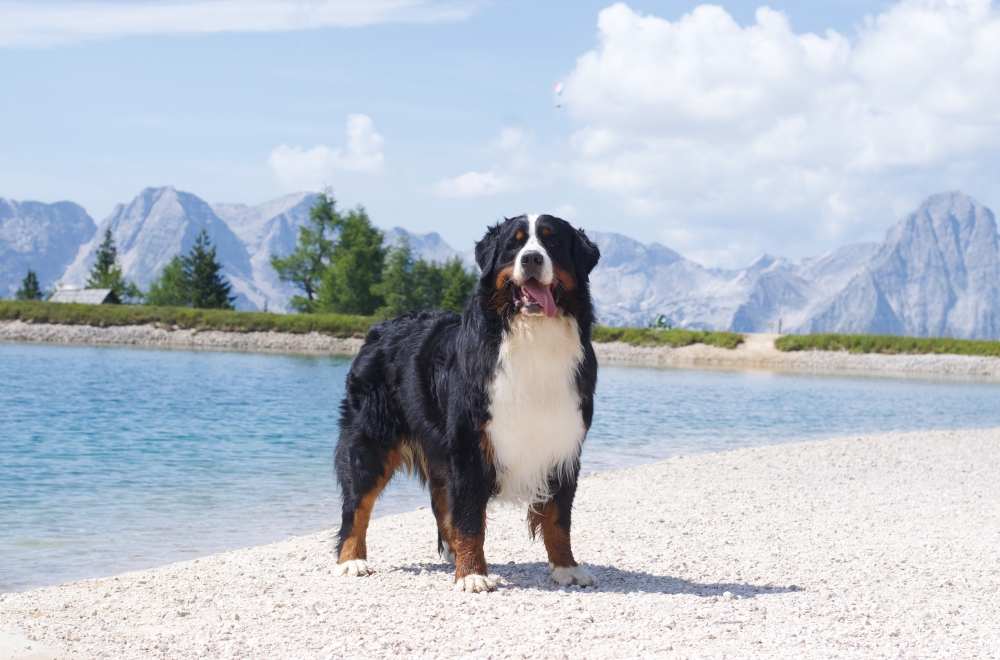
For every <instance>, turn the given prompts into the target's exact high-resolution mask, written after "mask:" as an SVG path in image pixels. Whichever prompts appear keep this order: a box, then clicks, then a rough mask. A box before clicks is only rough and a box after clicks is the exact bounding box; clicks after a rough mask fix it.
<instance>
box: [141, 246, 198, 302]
mask: <svg viewBox="0 0 1000 660" xmlns="http://www.w3.org/2000/svg"><path fill="white" fill-rule="evenodd" d="M146 301H147V302H148V303H149V304H150V305H156V306H157V307H189V306H190V305H191V296H190V294H189V292H188V281H187V274H186V273H185V272H184V262H183V261H181V258H180V257H179V256H177V255H174V258H173V259H171V260H170V263H168V264H167V265H166V266H164V268H163V272H162V273H160V276H159V277H157V278H156V279H155V280H154V281H153V283H152V284H150V285H149V294H148V295H147V297H146Z"/></svg>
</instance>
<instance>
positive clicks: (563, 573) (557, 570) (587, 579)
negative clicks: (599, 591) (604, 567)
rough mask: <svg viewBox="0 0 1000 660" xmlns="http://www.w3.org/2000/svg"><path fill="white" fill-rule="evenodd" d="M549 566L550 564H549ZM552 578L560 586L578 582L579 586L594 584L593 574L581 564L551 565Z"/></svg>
mask: <svg viewBox="0 0 1000 660" xmlns="http://www.w3.org/2000/svg"><path fill="white" fill-rule="evenodd" d="M549 566H552V565H551V564H549ZM552 579H553V580H555V581H556V584H558V585H559V586H561V587H565V586H567V585H570V584H578V585H580V586H581V587H592V586H594V584H596V583H595V581H594V576H593V575H591V574H590V571H588V570H587V569H586V568H584V567H583V566H552Z"/></svg>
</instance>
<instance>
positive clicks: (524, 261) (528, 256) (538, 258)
mask: <svg viewBox="0 0 1000 660" xmlns="http://www.w3.org/2000/svg"><path fill="white" fill-rule="evenodd" d="M544 263H545V257H543V256H542V253H541V252H535V251H532V252H525V253H524V254H522V255H521V265H522V266H524V267H525V268H527V267H528V266H541V265H542V264H544Z"/></svg>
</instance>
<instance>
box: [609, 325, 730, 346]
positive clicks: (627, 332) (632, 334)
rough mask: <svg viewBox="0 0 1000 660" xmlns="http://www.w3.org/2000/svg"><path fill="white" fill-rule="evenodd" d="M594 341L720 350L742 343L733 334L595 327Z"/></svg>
mask: <svg viewBox="0 0 1000 660" xmlns="http://www.w3.org/2000/svg"><path fill="white" fill-rule="evenodd" d="M593 337H594V341H596V342H609V341H623V342H625V343H626V344H631V345H632V346H674V347H677V346H690V345H691V344H708V345H709V346H718V347H720V348H736V347H737V346H739V345H740V344H742V343H743V335H740V334H737V333H735V332H710V331H708V330H678V329H671V330H652V329H649V328H605V327H604V326H597V327H596V328H594V333H593Z"/></svg>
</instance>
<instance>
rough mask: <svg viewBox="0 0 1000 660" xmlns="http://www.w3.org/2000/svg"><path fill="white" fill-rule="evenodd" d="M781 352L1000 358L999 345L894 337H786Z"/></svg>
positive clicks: (777, 344) (780, 342)
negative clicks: (814, 351)
mask: <svg viewBox="0 0 1000 660" xmlns="http://www.w3.org/2000/svg"><path fill="white" fill-rule="evenodd" d="M774 346H775V348H777V349H778V350H779V351H807V350H810V349H816V350H820V351H849V352H851V353H886V354H889V355H902V354H907V355H921V354H938V355H940V354H945V353H950V354H955V355H988V356H993V357H1000V341H977V340H973V339H944V338H918V337H893V336H889V335H835V334H827V335H785V336H784V337H779V338H778V339H777V340H776V341H775V342H774Z"/></svg>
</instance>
